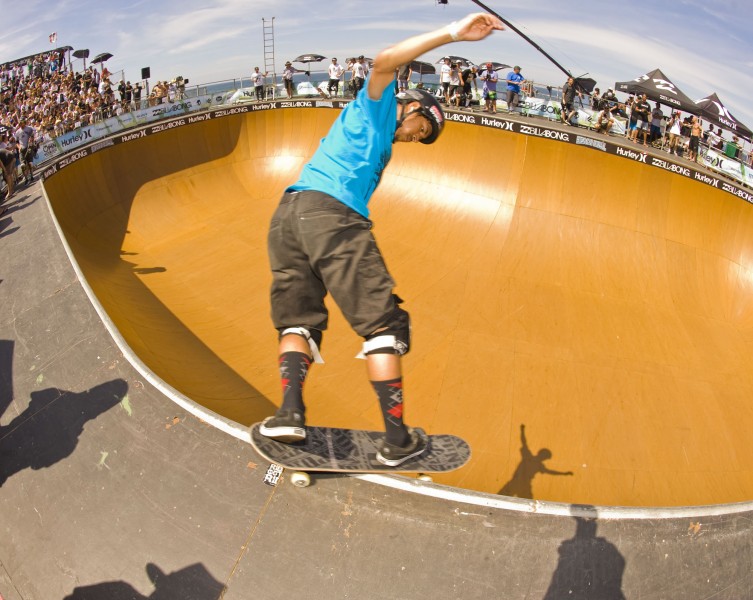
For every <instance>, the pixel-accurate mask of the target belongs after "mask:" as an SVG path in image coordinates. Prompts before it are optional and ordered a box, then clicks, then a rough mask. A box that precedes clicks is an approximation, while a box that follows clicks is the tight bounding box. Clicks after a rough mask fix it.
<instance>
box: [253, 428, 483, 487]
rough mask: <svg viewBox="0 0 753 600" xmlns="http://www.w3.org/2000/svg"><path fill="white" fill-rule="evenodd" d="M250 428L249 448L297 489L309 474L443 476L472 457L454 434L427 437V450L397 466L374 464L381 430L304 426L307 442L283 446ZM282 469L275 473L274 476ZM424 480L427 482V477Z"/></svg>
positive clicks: (466, 445) (464, 442) (381, 434)
mask: <svg viewBox="0 0 753 600" xmlns="http://www.w3.org/2000/svg"><path fill="white" fill-rule="evenodd" d="M259 425H260V424H259V423H256V424H255V425H253V426H252V427H251V445H252V446H253V447H254V450H256V452H257V453H258V454H260V455H261V456H262V457H263V458H265V459H267V460H268V461H270V462H271V463H273V466H274V465H279V467H284V468H286V469H291V470H292V471H294V472H293V473H292V474H291V478H290V481H291V483H293V484H294V485H296V486H298V487H306V486H307V485H309V484H310V483H311V477H310V475H309V472H334V473H442V472H446V471H454V470H455V469H459V468H460V467H462V466H463V465H464V464H465V463H467V462H468V460H469V459H470V457H471V448H470V446H469V445H468V444H467V442H466V441H465V440H463V439H461V438H459V437H457V436H454V435H430V436H428V438H429V443H428V446H427V448H426V450H425V451H424V452H423V453H422V454H420V455H419V456H417V457H415V458H411V459H409V460H407V461H406V462H404V463H403V464H401V465H400V466H397V467H388V466H386V465H383V464H381V463H380V462H377V459H376V453H377V448H378V444H379V442H380V441H381V439H382V438H383V437H384V432H383V431H363V430H360V429H337V428H334V427H311V426H307V427H306V439H305V440H304V441H302V442H296V443H294V444H284V443H282V442H278V441H276V440H273V439H270V438H268V437H265V436H263V435H261V433H259ZM280 473H281V470H278V471H277V475H279V474H280ZM425 479H428V480H430V478H429V477H426V478H425Z"/></svg>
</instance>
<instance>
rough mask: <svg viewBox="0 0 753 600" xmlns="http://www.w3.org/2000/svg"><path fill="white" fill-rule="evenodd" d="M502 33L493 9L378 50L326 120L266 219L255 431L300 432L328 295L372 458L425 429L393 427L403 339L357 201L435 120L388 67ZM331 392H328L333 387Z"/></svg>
mask: <svg viewBox="0 0 753 600" xmlns="http://www.w3.org/2000/svg"><path fill="white" fill-rule="evenodd" d="M495 29H497V30H501V29H503V27H502V23H501V22H500V21H499V20H498V19H497V18H495V17H493V16H491V15H488V14H485V13H477V14H471V15H468V16H467V17H465V18H464V19H462V20H461V21H457V22H455V23H452V24H450V25H448V26H446V27H441V28H440V29H437V30H435V31H432V32H430V33H425V34H421V35H417V36H414V37H411V38H408V39H406V40H404V41H402V42H399V43H397V44H396V45H394V46H392V47H390V48H387V49H385V50H383V51H382V52H380V53H379V54H378V55H377V57H376V60H375V61H374V68H373V70H372V71H371V73H370V74H369V77H368V79H367V81H366V84H365V86H364V93H361V94H358V96H357V98H356V99H355V100H354V101H353V102H351V103H350V104H348V106H347V107H346V108H345V109H344V110H343V111H342V113H341V114H340V116H339V117H338V119H337V121H335V123H334V124H333V125H332V128H331V129H330V131H329V133H328V135H327V137H325V138H324V139H323V140H322V143H321V145H320V146H319V149H318V150H317V151H316V153H315V154H314V156H313V157H312V159H311V160H310V161H309V163H308V164H306V165H305V166H304V168H303V170H302V172H301V175H300V177H299V179H298V181H297V182H295V183H294V184H293V185H291V186H290V187H289V188H287V189H286V190H285V192H284V194H283V196H282V199H281V201H280V204H279V206H278V208H277V210H276V212H275V214H274V216H273V217H272V223H271V225H270V230H269V239H268V249H269V257H270V264H271V267H272V290H271V300H272V320H273V323H274V326H275V327H276V328H277V330H278V332H279V334H280V341H279V365H280V375H281V379H282V387H283V402H282V406H281V407H280V409H279V410H278V411H277V413H276V414H275V416H274V417H270V418H268V419H266V420H265V421H264V423H263V424H262V425H261V427H260V432H261V433H262V434H263V435H265V436H267V437H271V438H274V439H277V440H280V441H283V442H295V441H299V440H302V439H305V437H306V429H305V415H304V413H305V406H304V403H303V394H302V392H303V385H304V381H305V379H306V375H307V373H308V370H309V367H310V366H311V363H312V362H322V361H321V356H320V355H319V348H320V346H321V342H322V333H323V331H324V330H325V329H326V328H327V310H326V308H325V306H324V297H325V295H326V294H327V293H328V292H329V293H331V294H332V297H333V299H334V300H335V302H336V303H337V304H338V306H339V307H340V310H342V312H343V315H344V316H345V318H346V319H347V320H348V322H349V323H350V325H351V327H353V329H354V330H355V331H356V333H358V334H359V335H360V336H362V337H363V338H364V340H365V341H364V344H363V355H364V356H365V358H366V367H367V373H368V376H369V379H370V381H371V384H372V386H373V388H374V391H375V392H376V395H377V397H378V399H379V403H380V407H381V409H382V415H383V417H384V423H385V430H386V433H385V438H384V440H383V442H382V444H381V446H380V448H379V450H378V453H377V460H379V462H381V463H382V464H385V465H388V466H398V465H400V464H402V463H403V462H405V461H406V460H408V459H409V458H412V457H414V456H418V455H419V454H421V453H422V452H423V451H424V449H425V448H426V437H425V435H422V434H421V433H420V432H419V430H413V429H411V428H408V427H406V426H405V424H404V423H403V395H402V370H401V355H403V354H405V353H406V352H407V351H408V349H409V346H410V319H409V316H408V313H407V312H406V311H405V310H403V309H402V308H401V307H400V303H401V300H400V299H399V298H398V297H397V296H396V295H394V294H393V292H392V288H393V286H394V282H393V280H392V278H391V277H390V275H389V273H388V272H387V269H386V267H385V264H384V261H383V259H382V256H381V254H380V252H379V249H378V247H377V245H376V241H375V240H374V237H373V235H372V233H371V222H370V221H369V219H368V217H369V210H368V208H367V204H368V202H369V199H370V198H371V195H372V193H373V192H374V190H375V189H376V187H377V185H378V184H379V180H380V178H381V176H382V171H383V170H384V168H385V167H386V166H387V163H388V162H389V160H390V157H391V154H392V144H393V143H394V142H421V143H423V144H431V143H433V142H434V141H435V140H436V139H437V137H438V136H439V134H440V133H441V131H442V128H443V126H444V114H443V112H442V109H441V108H440V106H439V104H438V103H437V100H436V99H435V98H434V97H433V96H432V95H431V94H429V93H427V92H425V91H423V90H409V91H407V92H404V93H402V94H400V95H398V96H397V97H396V96H395V95H394V78H395V72H396V70H397V68H398V67H399V66H400V65H403V64H406V63H410V62H411V61H412V60H414V59H416V58H418V57H419V56H421V55H422V54H424V53H426V52H429V51H430V50H433V49H435V48H438V47H439V46H442V45H444V44H447V43H449V42H453V41H476V40H481V39H484V38H485V37H487V36H488V35H490V34H491V33H492V32H493V31H494V30H495ZM339 391H340V390H338V392H339Z"/></svg>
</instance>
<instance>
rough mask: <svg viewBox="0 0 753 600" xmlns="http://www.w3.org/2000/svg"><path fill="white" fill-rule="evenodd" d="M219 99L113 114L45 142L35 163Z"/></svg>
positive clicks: (210, 104) (188, 101) (192, 101)
mask: <svg viewBox="0 0 753 600" xmlns="http://www.w3.org/2000/svg"><path fill="white" fill-rule="evenodd" d="M217 100H222V96H217V97H214V96H199V97H197V98H190V99H187V100H183V101H180V102H173V103H168V104H159V105H157V106H149V107H147V108H142V109H139V110H135V111H132V112H129V113H123V114H122V115H117V116H114V117H110V118H108V119H105V120H103V121H99V122H97V123H94V124H92V125H87V126H86V127H79V128H77V129H74V130H73V131H70V132H68V133H66V134H64V135H61V136H59V137H57V138H53V139H51V140H46V141H44V142H43V143H42V144H41V145H40V147H39V151H38V152H37V157H36V158H35V159H34V164H35V165H38V164H41V163H44V162H47V161H48V160H50V159H52V158H54V157H55V156H58V155H60V154H63V153H65V152H69V151H71V150H73V149H74V148H78V147H79V146H83V145H85V144H88V143H90V142H92V141H94V140H96V139H99V138H103V137H106V136H109V135H113V134H116V133H118V132H120V131H123V130H124V129H131V128H133V127H138V126H139V125H145V124H147V123H150V122H152V121H157V120H160V119H165V118H170V117H173V116H177V115H181V114H187V113H191V112H195V111H198V110H202V109H206V108H208V107H211V106H212V105H213V104H214V103H215V101H217Z"/></svg>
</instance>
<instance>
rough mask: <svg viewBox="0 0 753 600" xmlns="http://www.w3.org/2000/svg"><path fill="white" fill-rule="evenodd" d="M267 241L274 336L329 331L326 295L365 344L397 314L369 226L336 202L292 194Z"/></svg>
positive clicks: (390, 284) (309, 193) (320, 195)
mask: <svg viewBox="0 0 753 600" xmlns="http://www.w3.org/2000/svg"><path fill="white" fill-rule="evenodd" d="M267 242H268V244H267V247H268V250H269V261H270V266H271V268H272V292H271V299H272V322H273V323H274V326H275V328H276V329H281V328H285V327H301V326H302V327H309V328H312V329H318V330H320V331H324V330H325V329H327V321H328V312H327V308H326V307H325V305H324V298H325V296H326V295H327V293H328V292H329V293H330V294H332V298H333V299H334V301H335V302H336V303H337V305H338V306H339V307H340V310H341V311H342V313H343V316H344V317H345V318H346V319H347V320H348V323H350V325H351V327H352V328H353V329H354V330H355V332H356V333H357V334H358V335H360V336H362V337H365V336H367V335H369V334H371V333H373V332H374V331H375V330H377V329H379V328H380V327H383V326H384V325H385V324H386V323H387V321H388V320H389V318H390V316H391V315H392V314H393V312H394V310H395V308H396V307H397V302H396V299H395V296H394V295H393V293H392V289H393V287H394V286H395V282H394V281H393V280H392V277H391V276H390V274H389V273H388V271H387V267H386V266H385V264H384V260H383V259H382V254H381V253H380V251H379V248H378V247H377V244H376V240H375V239H374V236H373V235H372V233H371V221H369V220H368V219H366V218H365V217H363V216H361V215H360V214H358V213H357V212H355V211H354V210H352V209H351V208H349V207H347V206H346V205H345V204H343V203H342V202H340V201H338V200H336V199H335V198H332V197H331V196H328V195H327V194H324V193H322V192H315V191H304V192H286V193H285V194H283V196H282V199H281V200H280V204H279V206H278V207H277V210H276V211H275V213H274V215H273V216H272V223H271V225H270V228H269V236H268V240H267Z"/></svg>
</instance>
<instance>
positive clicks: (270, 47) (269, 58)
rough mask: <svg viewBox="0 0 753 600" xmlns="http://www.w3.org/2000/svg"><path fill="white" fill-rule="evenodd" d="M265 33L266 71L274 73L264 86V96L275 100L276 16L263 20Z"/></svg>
mask: <svg viewBox="0 0 753 600" xmlns="http://www.w3.org/2000/svg"><path fill="white" fill-rule="evenodd" d="M261 23H262V32H263V35H264V72H265V73H270V74H271V75H272V83H271V84H270V83H268V84H266V85H265V86H264V98H265V99H266V100H274V99H275V92H276V90H277V71H275V18H274V17H272V18H271V19H264V18H262V20H261Z"/></svg>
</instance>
